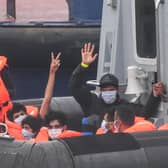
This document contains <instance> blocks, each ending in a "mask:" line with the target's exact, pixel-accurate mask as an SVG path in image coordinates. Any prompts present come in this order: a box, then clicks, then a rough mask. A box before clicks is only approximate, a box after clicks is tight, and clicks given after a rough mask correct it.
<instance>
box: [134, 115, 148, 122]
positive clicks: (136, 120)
mask: <svg viewBox="0 0 168 168" xmlns="http://www.w3.org/2000/svg"><path fill="white" fill-rule="evenodd" d="M144 120H145V118H144V117H138V116H135V120H134V123H137V122H140V121H144ZM145 121H146V120H145Z"/></svg>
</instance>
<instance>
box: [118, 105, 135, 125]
mask: <svg viewBox="0 0 168 168" xmlns="http://www.w3.org/2000/svg"><path fill="white" fill-rule="evenodd" d="M116 111H117V114H118V117H119V119H120V120H121V121H122V122H123V123H124V124H126V125H129V126H132V125H133V124H134V120H135V113H134V111H133V109H132V104H131V103H124V104H121V105H119V106H117V107H116Z"/></svg>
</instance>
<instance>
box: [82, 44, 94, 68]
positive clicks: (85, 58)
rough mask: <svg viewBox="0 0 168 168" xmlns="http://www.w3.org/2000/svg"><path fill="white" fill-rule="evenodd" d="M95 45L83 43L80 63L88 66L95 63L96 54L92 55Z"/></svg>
mask: <svg viewBox="0 0 168 168" xmlns="http://www.w3.org/2000/svg"><path fill="white" fill-rule="evenodd" d="M94 49H95V45H94V44H91V43H85V44H84V47H83V48H82V49H81V56H82V63H84V64H87V65H90V64H91V63H92V62H94V61H95V59H96V57H97V53H96V54H93V52H94Z"/></svg>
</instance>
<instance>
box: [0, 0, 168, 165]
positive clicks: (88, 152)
mask: <svg viewBox="0 0 168 168" xmlns="http://www.w3.org/2000/svg"><path fill="white" fill-rule="evenodd" d="M167 12H168V0H148V1H146V0H124V1H123V0H104V1H103V15H102V24H101V32H100V48H99V60H98V65H97V77H96V82H97V81H98V80H99V79H100V76H102V74H104V73H108V72H110V73H114V74H115V75H117V76H118V78H119V80H120V82H121V83H120V85H121V87H123V88H125V89H126V90H127V87H128V85H127V81H128V80H130V78H129V75H128V74H129V73H128V72H129V71H128V70H130V69H133V70H136V72H138V73H137V74H136V73H135V75H138V76H134V77H135V79H136V81H138V80H139V79H140V81H143V83H141V82H140V81H138V85H141V87H142V88H143V89H142V92H139V90H138V89H137V90H134V91H135V92H131V94H135V95H134V96H138V98H142V97H141V96H143V95H145V96H147V95H148V96H149V92H150V91H151V88H152V82H157V81H160V80H161V81H162V82H163V83H164V84H165V88H167V81H168V80H167V78H168V75H167V65H168V62H167V61H168V60H167V44H168V41H167V40H168V38H167V35H168V31H167V28H168V27H167V25H168V24H167V19H166V16H167ZM132 66H134V67H136V68H132ZM121 67H122V68H121ZM128 67H131V68H128ZM139 74H140V76H139ZM131 79H132V78H131ZM132 81H133V80H132ZM96 82H95V80H93V81H90V84H91V85H94V84H95V83H96ZM142 84H143V85H142ZM131 86H132V87H133V86H134V83H131ZM98 91H99V90H98V88H97V90H96V92H98ZM121 92H122V93H123V94H124V92H125V90H121ZM137 93H138V95H137ZM139 93H141V94H139ZM127 94H130V92H127ZM139 96H140V97H139ZM167 97H168V96H167V92H166V91H165V94H164V95H163V96H162V102H161V108H160V112H159V114H158V116H156V118H153V120H154V123H155V124H156V125H157V126H159V125H161V124H163V123H165V122H167V107H168V103H167V102H168V101H167V100H168V99H167ZM139 100H140V101H143V100H144V99H139ZM16 101H18V102H22V103H24V104H33V105H36V106H40V105H41V101H42V98H38V99H25V100H16ZM50 106H51V107H50V108H52V109H60V110H62V111H63V112H64V113H66V114H67V116H68V117H69V119H70V120H71V124H72V123H73V124H75V125H71V126H70V127H71V128H74V127H77V128H80V125H79V124H80V121H81V118H82V117H83V112H82V109H81V107H80V106H79V104H78V103H76V102H75V100H74V99H73V97H71V96H70V97H54V98H53V99H52V102H51V105H50ZM0 144H1V145H0V151H1V152H0V154H1V157H0V158H1V165H3V167H4V168H6V167H22V168H24V167H42V168H43V167H49V168H53V167H56V168H57V167H59V168H61V167H69V168H71V167H73V168H78V167H80V168H83V167H87V168H89V167H93V168H94V167H95V168H99V167H104V168H111V167H116V168H122V167H124V168H127V167H129V168H130V167H143V168H160V167H167V165H168V161H167V158H166V157H167V154H168V131H154V132H143V133H132V134H123V133H119V134H105V135H99V136H98V135H92V136H84V137H78V138H70V139H62V140H55V141H51V142H46V143H37V144H30V143H28V142H23V141H17V140H14V139H12V138H9V137H1V139H0Z"/></svg>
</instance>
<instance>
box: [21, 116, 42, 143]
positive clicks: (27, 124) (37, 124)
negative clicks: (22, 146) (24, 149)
mask: <svg viewBox="0 0 168 168" xmlns="http://www.w3.org/2000/svg"><path fill="white" fill-rule="evenodd" d="M40 128H41V120H40V118H35V117H32V116H27V117H26V118H24V119H23V121H22V136H23V137H24V138H26V139H28V140H29V139H31V138H33V137H35V136H36V134H37V133H38V131H39V130H40Z"/></svg>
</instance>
